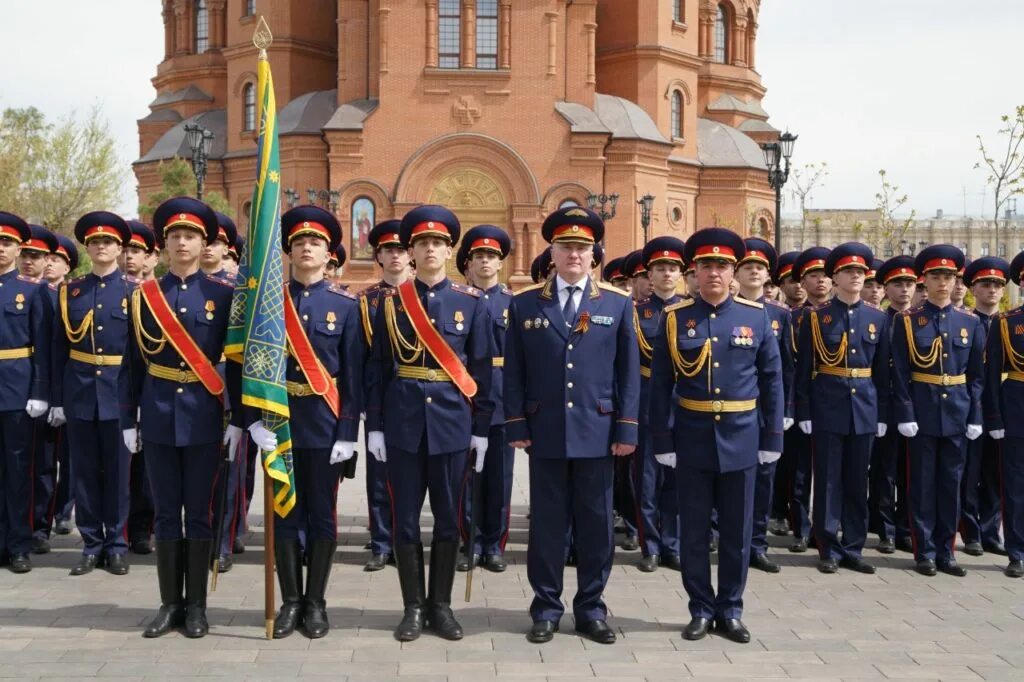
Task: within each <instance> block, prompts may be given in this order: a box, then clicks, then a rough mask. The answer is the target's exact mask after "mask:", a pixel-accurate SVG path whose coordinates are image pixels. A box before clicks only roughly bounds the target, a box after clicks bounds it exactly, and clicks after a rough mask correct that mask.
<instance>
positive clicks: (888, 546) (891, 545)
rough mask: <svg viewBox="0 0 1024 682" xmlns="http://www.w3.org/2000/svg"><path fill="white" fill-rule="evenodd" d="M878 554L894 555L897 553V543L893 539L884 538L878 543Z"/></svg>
mask: <svg viewBox="0 0 1024 682" xmlns="http://www.w3.org/2000/svg"><path fill="white" fill-rule="evenodd" d="M878 552H879V554H894V553H895V552H896V543H895V542H893V540H892V538H882V539H881V540H879V541H878Z"/></svg>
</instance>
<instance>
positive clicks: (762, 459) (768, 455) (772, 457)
mask: <svg viewBox="0 0 1024 682" xmlns="http://www.w3.org/2000/svg"><path fill="white" fill-rule="evenodd" d="M779 457H782V453H781V452H771V451H770V450H758V451H757V463H758V464H771V463H772V462H778V461H779Z"/></svg>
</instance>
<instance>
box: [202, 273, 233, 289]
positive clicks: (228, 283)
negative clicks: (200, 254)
mask: <svg viewBox="0 0 1024 682" xmlns="http://www.w3.org/2000/svg"><path fill="white" fill-rule="evenodd" d="M206 279H208V280H210V281H211V282H216V283H217V284H223V285H224V286H226V287H234V286H235V283H234V282H232V281H231V280H228V279H224V278H223V277H214V276H213V275H207V276H206Z"/></svg>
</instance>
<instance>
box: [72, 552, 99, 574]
mask: <svg viewBox="0 0 1024 682" xmlns="http://www.w3.org/2000/svg"><path fill="white" fill-rule="evenodd" d="M99 563H100V557H99V555H98V554H83V555H82V556H81V557H80V558H79V559H78V563H77V564H75V565H74V566H72V567H71V573H70V574H69V575H85V574H86V573H92V570H93V569H94V568H96V566H98V565H99Z"/></svg>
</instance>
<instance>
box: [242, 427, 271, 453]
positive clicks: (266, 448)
mask: <svg viewBox="0 0 1024 682" xmlns="http://www.w3.org/2000/svg"><path fill="white" fill-rule="evenodd" d="M249 435H251V436H252V441H253V442H254V443H256V447H258V448H259V449H260V450H262V451H263V452H273V451H274V450H276V449H277V434H275V433H274V432H273V431H271V430H270V429H268V428H267V427H265V426H264V425H263V422H261V421H256V422H253V423H252V424H250V425H249Z"/></svg>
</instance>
